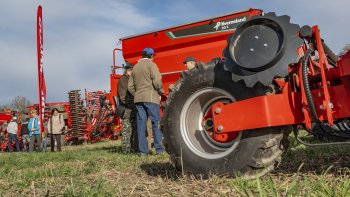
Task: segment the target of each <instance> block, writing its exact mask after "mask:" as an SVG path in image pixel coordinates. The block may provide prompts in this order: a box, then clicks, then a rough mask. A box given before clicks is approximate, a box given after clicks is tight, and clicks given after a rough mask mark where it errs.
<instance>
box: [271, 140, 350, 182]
mask: <svg viewBox="0 0 350 197" xmlns="http://www.w3.org/2000/svg"><path fill="white" fill-rule="evenodd" d="M291 141H292V140H291ZM292 142H293V141H292ZM293 143H294V146H292V147H291V148H290V149H289V150H287V151H286V153H285V154H284V155H283V158H282V163H281V164H280V166H279V167H278V168H277V169H276V170H275V171H273V172H272V174H279V173H282V174H292V173H296V172H300V173H312V174H315V175H322V174H333V175H347V176H350V146H325V147H305V146H303V145H300V144H297V145H296V143H295V142H293ZM298 170H299V171H298Z"/></svg>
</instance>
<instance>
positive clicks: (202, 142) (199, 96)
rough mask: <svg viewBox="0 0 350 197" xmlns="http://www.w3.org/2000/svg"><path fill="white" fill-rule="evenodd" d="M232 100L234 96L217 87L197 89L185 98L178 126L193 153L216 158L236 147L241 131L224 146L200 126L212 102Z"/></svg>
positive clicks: (228, 101) (225, 154) (207, 157)
mask: <svg viewBox="0 0 350 197" xmlns="http://www.w3.org/2000/svg"><path fill="white" fill-rule="evenodd" d="M234 101H235V98H234V97H233V96H232V95H231V94H230V93H228V92H226V91H224V90H222V89H219V88H205V89H201V90H198V91H197V92H195V93H194V94H192V95H191V96H190V97H189V98H188V99H187V101H186V102H185V104H184V106H183V108H182V111H181V116H180V117H181V118H180V124H181V126H180V128H181V135H182V137H183V139H184V142H185V144H186V145H187V147H188V148H189V149H190V150H191V151H192V152H193V153H195V154H196V155H198V156H200V157H203V158H206V159H218V158H222V157H225V156H227V155H228V154H229V153H231V152H232V151H233V150H234V149H236V147H237V145H238V144H239V141H240V139H241V136H242V132H239V134H238V135H237V137H236V138H235V139H234V140H232V141H230V142H229V143H225V144H226V146H224V147H223V146H218V144H217V143H214V142H213V141H212V140H210V139H209V138H208V137H207V136H206V135H205V134H204V133H205V131H204V128H203V126H202V121H203V117H204V115H205V114H206V113H207V111H208V110H209V109H210V107H211V106H212V105H213V104H214V103H216V102H223V103H230V102H234ZM227 145H228V146H227Z"/></svg>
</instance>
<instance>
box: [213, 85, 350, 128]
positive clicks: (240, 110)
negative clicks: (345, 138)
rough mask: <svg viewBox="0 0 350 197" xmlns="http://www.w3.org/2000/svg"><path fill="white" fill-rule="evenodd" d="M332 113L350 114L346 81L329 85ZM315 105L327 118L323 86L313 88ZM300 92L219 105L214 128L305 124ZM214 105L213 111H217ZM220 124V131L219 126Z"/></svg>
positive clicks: (337, 114) (335, 115)
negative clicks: (323, 106) (316, 88)
mask: <svg viewBox="0 0 350 197" xmlns="http://www.w3.org/2000/svg"><path fill="white" fill-rule="evenodd" d="M328 90H329V94H330V96H331V103H332V105H333V109H332V115H333V117H334V119H337V118H345V117H350V98H349V97H348V96H346V95H347V89H346V87H345V86H344V85H339V86H333V87H329V88H328ZM312 94H313V97H314V103H315V107H316V109H317V113H318V114H319V119H320V120H326V119H327V113H326V111H324V110H322V109H321V108H322V107H321V105H322V103H323V99H324V98H323V95H322V90H314V91H312ZM301 103H302V102H301V94H300V93H293V92H290V91H286V92H285V93H282V94H276V95H266V96H260V97H255V98H251V99H247V100H243V101H239V102H235V103H231V104H227V105H223V104H216V105H214V107H215V108H216V107H220V109H221V112H220V113H219V114H215V113H213V121H214V125H215V131H216V132H218V133H226V132H237V131H242V130H249V129H257V128H264V127H274V126H282V125H294V124H302V123H304V122H305V119H304V115H303V112H302V110H308V109H303V106H302V104H301ZM215 108H214V110H213V111H215ZM219 126H221V127H220V128H221V129H220V131H219V130H218V127H219Z"/></svg>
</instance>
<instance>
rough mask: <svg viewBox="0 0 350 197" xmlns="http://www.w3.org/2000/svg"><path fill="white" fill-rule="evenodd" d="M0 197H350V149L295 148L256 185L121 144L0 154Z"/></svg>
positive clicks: (110, 142) (297, 145)
mask: <svg viewBox="0 0 350 197" xmlns="http://www.w3.org/2000/svg"><path fill="white" fill-rule="evenodd" d="M0 166H1V168H0V196H160V195H162V196H350V146H344V147H341V146H335V147H324V148H306V147H305V146H303V145H300V144H296V143H295V141H294V140H293V139H291V147H290V149H289V150H288V151H287V152H286V154H285V155H284V158H283V161H282V164H281V165H280V166H279V168H278V169H276V170H275V171H274V172H272V173H270V174H268V175H267V176H264V177H262V178H259V179H255V180H249V181H248V180H242V179H240V178H236V179H229V178H225V177H218V176H212V177H210V178H209V179H195V178H194V177H192V176H190V175H184V174H181V173H180V172H178V171H177V170H175V169H174V168H173V167H172V165H171V164H170V163H169V161H168V156H167V155H161V156H149V157H139V156H137V155H123V154H121V153H120V142H119V141H107V142H100V143H95V144H89V145H80V146H70V147H64V150H63V152H60V153H57V152H55V153H34V154H28V153H14V154H9V153H0Z"/></svg>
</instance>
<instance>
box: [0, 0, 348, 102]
mask: <svg viewBox="0 0 350 197" xmlns="http://www.w3.org/2000/svg"><path fill="white" fill-rule="evenodd" d="M39 4H41V5H42V6H43V21H44V70H45V78H46V85H47V101H48V102H60V101H68V95H67V93H68V91H70V90H73V89H80V90H84V89H85V88H86V89H87V90H90V91H93V90H106V91H107V92H109V73H110V66H111V65H112V64H113V63H112V50H113V48H115V46H116V44H117V41H118V39H119V38H121V37H124V36H128V35H132V34H138V33H142V32H147V31H151V30H153V29H159V28H165V27H169V26H174V25H178V24H182V23H188V22H191V21H195V20H199V19H203V18H208V17H212V16H216V15H222V14H226V13H230V12H235V11H241V10H246V9H248V8H260V9H263V10H264V11H265V12H276V13H277V14H278V15H285V14H286V15H289V16H291V18H292V22H293V23H298V24H300V25H301V26H302V25H305V24H307V25H314V24H317V25H319V27H320V28H321V35H322V37H323V38H324V39H325V40H326V42H327V43H328V45H329V46H330V47H331V48H332V49H333V50H334V51H335V52H336V53H338V52H339V50H340V49H341V48H342V47H343V46H344V45H345V43H350V25H349V22H348V20H349V19H350V14H349V13H350V12H349V11H348V9H349V7H350V1H349V0H336V1H330V0H308V1H305V0H293V1H287V0H269V1H267V0H266V1H264V0H215V1H214V0H187V1H186V0H147V1H146V0H45V1H34V0H0V105H1V104H8V103H9V102H10V101H11V99H12V98H14V97H15V96H18V95H22V96H26V97H27V98H29V99H30V100H31V101H32V102H37V100H38V98H37V92H38V90H37V62H36V61H37V60H36V34H35V25H36V11H37V6H38V5H39Z"/></svg>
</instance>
